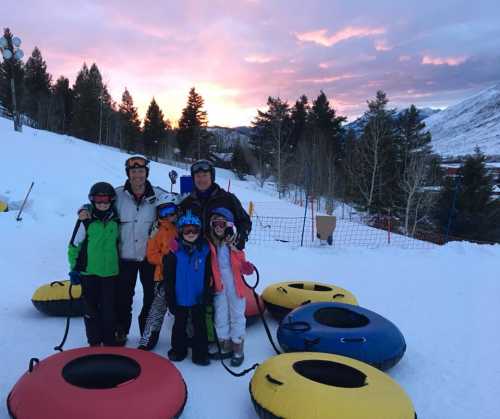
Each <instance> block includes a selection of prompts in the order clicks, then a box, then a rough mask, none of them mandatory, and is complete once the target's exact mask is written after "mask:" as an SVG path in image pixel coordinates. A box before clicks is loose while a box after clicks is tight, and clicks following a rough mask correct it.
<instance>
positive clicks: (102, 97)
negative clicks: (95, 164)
mask: <svg viewBox="0 0 500 419" xmlns="http://www.w3.org/2000/svg"><path fill="white" fill-rule="evenodd" d="M73 92H74V99H75V100H74V113H73V118H72V124H71V128H72V129H71V132H72V134H73V135H74V136H76V137H79V138H83V139H86V140H88V141H93V142H99V143H102V142H103V141H102V139H103V133H105V132H106V127H105V126H104V124H105V121H106V119H107V118H106V114H109V112H110V111H111V110H112V103H111V96H110V95H109V93H108V91H107V88H106V86H105V85H104V84H103V82H102V76H101V73H100V71H99V68H98V67H97V65H96V64H95V63H94V64H92V66H91V67H90V69H89V68H88V67H87V65H86V64H85V63H84V64H83V67H82V69H81V70H80V72H79V73H78V76H77V77H76V81H75V84H74V86H73Z"/></svg>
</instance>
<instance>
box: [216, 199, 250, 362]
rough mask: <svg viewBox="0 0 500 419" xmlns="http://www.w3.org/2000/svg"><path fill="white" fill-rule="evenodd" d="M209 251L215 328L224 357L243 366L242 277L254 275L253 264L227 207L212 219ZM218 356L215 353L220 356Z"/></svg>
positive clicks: (243, 302) (244, 302)
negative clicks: (241, 246) (240, 247)
mask: <svg viewBox="0 0 500 419" xmlns="http://www.w3.org/2000/svg"><path fill="white" fill-rule="evenodd" d="M209 231H210V251H211V264H212V274H213V280H214V284H213V285H214V293H215V294H214V312H215V314H214V325H215V331H216V332H217V338H218V339H219V345H220V347H221V355H220V356H222V357H223V358H231V365H232V366H235V367H237V366H240V365H241V364H242V363H243V359H244V352H243V342H244V339H245V328H246V318H245V306H246V300H245V298H244V294H243V290H244V288H243V287H245V286H246V285H245V284H244V282H243V278H242V274H244V275H251V274H252V273H253V271H254V268H253V265H252V264H251V263H250V262H247V261H246V260H245V252H244V251H243V250H238V249H237V248H236V247H235V246H234V245H233V241H234V238H235V237H236V231H235V227H234V216H233V214H232V212H231V211H230V210H228V209H227V208H222V207H220V208H215V209H213V210H212V211H211V217H210V230H209ZM218 355H219V354H218V353H217V354H213V356H214V357H217V356H218Z"/></svg>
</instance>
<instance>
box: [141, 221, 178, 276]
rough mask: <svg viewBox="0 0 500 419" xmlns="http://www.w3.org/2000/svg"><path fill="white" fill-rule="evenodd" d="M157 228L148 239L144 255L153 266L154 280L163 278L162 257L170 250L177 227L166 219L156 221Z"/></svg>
mask: <svg viewBox="0 0 500 419" xmlns="http://www.w3.org/2000/svg"><path fill="white" fill-rule="evenodd" d="M158 224H159V225H158V229H157V230H156V231H155V232H154V233H153V234H152V235H151V237H150V239H149V240H148V245H147V250H146V256H147V258H148V262H149V263H151V264H152V265H154V266H155V274H154V280H155V281H157V282H159V281H162V280H163V257H164V256H165V255H167V254H168V252H170V244H171V243H172V241H173V240H174V239H175V238H176V237H177V229H176V227H175V225H174V224H172V223H171V222H169V221H167V220H159V221H158Z"/></svg>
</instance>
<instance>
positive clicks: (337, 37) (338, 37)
mask: <svg viewBox="0 0 500 419" xmlns="http://www.w3.org/2000/svg"><path fill="white" fill-rule="evenodd" d="M327 32H328V30H327V29H319V30H317V31H311V32H302V33H296V34H295V36H296V37H297V39H298V40H299V41H301V42H314V43H316V44H319V45H323V46H324V47H331V46H332V45H335V44H338V43H339V42H342V41H346V40H348V39H351V38H365V37H370V36H374V35H381V34H384V33H385V28H369V27H354V26H347V27H346V28H344V29H342V30H340V31H338V32H335V33H334V34H333V35H331V36H328V35H327Z"/></svg>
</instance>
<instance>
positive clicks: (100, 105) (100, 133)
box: [99, 90, 102, 145]
mask: <svg viewBox="0 0 500 419" xmlns="http://www.w3.org/2000/svg"><path fill="white" fill-rule="evenodd" d="M99 99H100V100H99V102H100V103H99V145H101V138H102V137H101V136H102V90H101V96H100V97H99Z"/></svg>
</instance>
